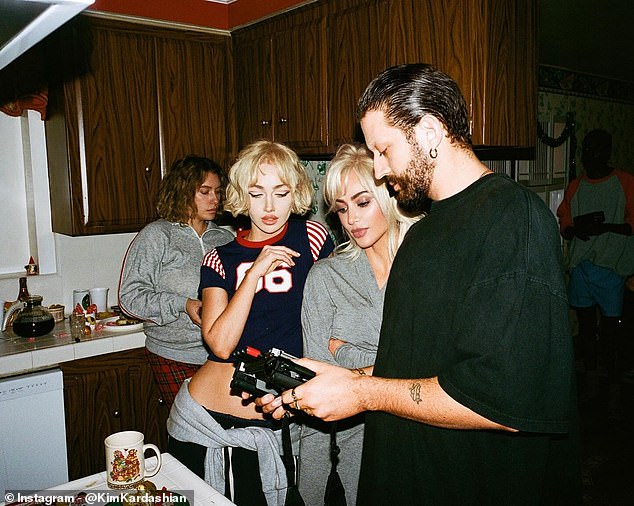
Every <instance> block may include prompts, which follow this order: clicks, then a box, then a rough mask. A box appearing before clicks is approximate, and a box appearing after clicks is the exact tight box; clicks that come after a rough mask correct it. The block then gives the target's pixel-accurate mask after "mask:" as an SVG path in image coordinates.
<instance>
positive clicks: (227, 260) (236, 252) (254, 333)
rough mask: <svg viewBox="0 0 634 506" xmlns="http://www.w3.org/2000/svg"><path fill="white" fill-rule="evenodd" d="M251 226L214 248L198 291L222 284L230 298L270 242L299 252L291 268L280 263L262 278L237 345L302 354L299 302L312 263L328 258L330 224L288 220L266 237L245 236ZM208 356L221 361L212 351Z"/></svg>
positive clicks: (329, 250) (202, 272)
mask: <svg viewBox="0 0 634 506" xmlns="http://www.w3.org/2000/svg"><path fill="white" fill-rule="evenodd" d="M248 233H249V231H248V230H241V231H239V232H238V235H237V237H236V238H235V239H234V240H233V241H231V242H230V243H228V244H225V245H224V246H219V247H218V248H215V249H212V250H211V251H209V253H207V254H206V255H205V257H204V258H203V261H202V266H201V268H200V286H199V295H200V297H201V299H202V290H203V289H204V288H209V287H219V288H223V289H224V290H225V291H226V292H227V294H228V296H229V299H231V297H233V294H234V293H235V291H236V290H237V288H238V286H239V285H240V282H241V281H242V279H243V278H244V276H245V273H246V272H247V270H248V269H249V268H250V267H251V265H252V264H253V262H254V261H255V259H256V258H257V256H258V255H259V254H260V252H261V251H262V248H263V247H264V246H266V245H269V244H270V245H276V246H286V247H288V248H290V249H292V250H295V251H297V252H298V253H300V255H301V256H300V257H298V258H295V259H294V261H295V265H294V266H292V267H278V268H277V269H276V270H275V271H273V272H271V273H269V274H267V275H266V276H264V277H262V278H260V280H259V281H258V286H257V290H256V294H255V296H254V298H253V303H252V304H251V311H250V312H249V316H248V318H247V321H246V324H245V327H244V331H243V333H242V337H241V338H240V342H239V343H238V346H237V347H236V349H242V348H244V347H245V346H253V347H254V348H257V349H258V350H260V351H267V350H269V349H270V348H279V349H281V350H284V351H285V352H287V353H290V354H291V355H294V356H296V357H301V356H302V355H303V351H302V326H301V316H300V314H301V306H302V296H303V293H304V284H305V282H306V276H307V275H308V271H309V270H310V268H311V267H312V265H313V264H314V263H315V262H316V261H317V260H319V259H320V258H326V257H327V256H328V255H330V253H331V252H332V250H333V248H334V245H333V242H332V240H331V239H330V236H329V235H328V231H327V230H326V228H325V227H324V226H323V225H322V224H321V223H318V222H316V221H301V220H289V221H288V223H287V225H286V227H284V230H283V231H282V232H280V234H278V235H277V236H275V237H273V238H271V239H270V240H267V241H262V242H251V241H248V240H246V238H245V237H246V236H247V234H248ZM209 360H213V361H215V362H232V361H233V360H231V359H229V360H223V359H220V358H218V357H216V356H215V355H214V354H213V353H210V354H209Z"/></svg>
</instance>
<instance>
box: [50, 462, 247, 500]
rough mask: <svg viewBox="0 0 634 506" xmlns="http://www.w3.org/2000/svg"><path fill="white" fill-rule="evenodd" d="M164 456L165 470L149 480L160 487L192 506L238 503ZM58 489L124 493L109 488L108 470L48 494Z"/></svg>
mask: <svg viewBox="0 0 634 506" xmlns="http://www.w3.org/2000/svg"><path fill="white" fill-rule="evenodd" d="M161 459H162V465H161V470H160V471H159V472H158V474H157V475H156V476H152V477H151V478H148V479H149V481H151V482H152V483H154V485H156V488H157V490H161V489H162V488H163V487H165V489H166V490H168V491H172V492H177V493H178V494H180V495H183V496H185V497H187V499H188V501H189V504H190V506H202V505H205V506H207V505H214V504H218V505H220V506H231V505H234V503H232V502H231V501H229V499H227V498H226V497H225V496H223V495H222V494H221V493H220V492H218V491H216V490H215V489H213V488H212V487H210V486H209V485H208V484H207V483H206V482H205V481H204V480H202V479H201V478H199V477H198V476H197V475H195V474H194V473H193V472H191V471H190V470H189V469H187V468H186V467H185V465H184V464H182V463H181V462H180V461H179V460H177V459H176V458H175V457H173V456H172V455H170V454H169V453H162V454H161ZM155 462H156V457H151V458H148V459H147V464H148V467H149V468H150V469H152V468H153V467H154V464H155ZM54 491H58V493H59V494H61V493H62V492H64V493H66V492H69V493H72V495H76V494H78V493H79V492H87V493H90V492H94V493H95V497H96V494H97V493H101V492H103V493H104V494H109V495H110V494H111V496H116V495H118V493H120V492H121V491H117V490H112V489H109V488H108V485H107V484H106V472H105V471H103V472H101V473H97V474H93V475H92V476H87V477H85V478H80V479H78V480H75V481H71V482H69V483H64V484H62V485H58V486H56V487H51V488H49V489H47V490H46V491H45V493H46V494H48V493H52V492H54ZM43 494H44V493H43ZM52 495H53V494H51V496H52ZM64 495H66V494H64ZM106 502H107V501H106ZM90 504H92V505H93V506H99V505H103V504H105V502H104V501H99V500H96V501H94V502H92V501H91V503H90ZM147 504H151V503H147ZM175 504H176V503H175ZM234 506H235V505H234Z"/></svg>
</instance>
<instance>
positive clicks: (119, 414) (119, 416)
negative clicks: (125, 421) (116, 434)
mask: <svg viewBox="0 0 634 506" xmlns="http://www.w3.org/2000/svg"><path fill="white" fill-rule="evenodd" d="M112 416H114V417H115V418H121V411H119V410H118V409H115V410H114V411H113V413H112Z"/></svg>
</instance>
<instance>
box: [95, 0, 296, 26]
mask: <svg viewBox="0 0 634 506" xmlns="http://www.w3.org/2000/svg"><path fill="white" fill-rule="evenodd" d="M304 1H305V0H266V1H263V0H236V1H235V2H232V3H230V4H223V3H217V2H208V1H204V0H152V1H151V2H148V1H147V0H95V3H94V4H92V5H91V6H90V7H89V9H90V10H94V11H101V12H112V13H116V14H121V15H128V16H136V17H141V18H148V19H156V20H161V21H172V22H176V23H185V24H191V25H198V26H205V27H209V28H217V29H220V30H230V29H231V28H233V27H236V26H240V25H243V24H246V23H249V22H252V21H255V20H257V19H260V18H263V17H266V16H268V15H269V14H272V13H274V12H277V11H281V10H285V9H288V8H289V7H293V6H294V5H297V4H299V3H304Z"/></svg>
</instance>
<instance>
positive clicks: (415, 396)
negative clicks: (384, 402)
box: [409, 383, 423, 404]
mask: <svg viewBox="0 0 634 506" xmlns="http://www.w3.org/2000/svg"><path fill="white" fill-rule="evenodd" d="M420 387H421V385H420V383H412V385H411V386H410V387H409V395H410V397H411V398H412V400H413V401H414V402H415V403H416V404H420V403H421V402H422V400H423V399H421V397H420Z"/></svg>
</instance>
